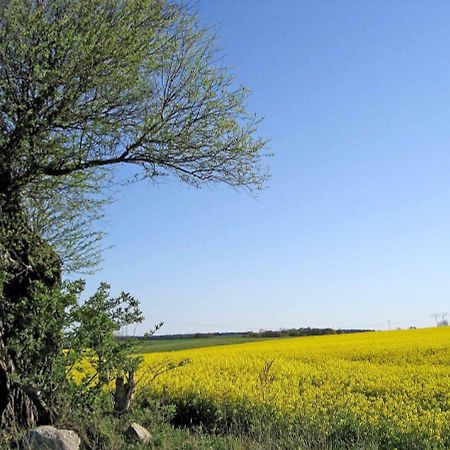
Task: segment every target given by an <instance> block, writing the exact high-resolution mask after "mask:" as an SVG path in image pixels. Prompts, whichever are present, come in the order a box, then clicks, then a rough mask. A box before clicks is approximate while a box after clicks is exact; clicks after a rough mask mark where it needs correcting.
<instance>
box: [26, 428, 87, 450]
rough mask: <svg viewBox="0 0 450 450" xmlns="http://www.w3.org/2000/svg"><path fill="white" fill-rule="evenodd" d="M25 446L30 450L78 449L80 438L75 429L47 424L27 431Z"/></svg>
mask: <svg viewBox="0 0 450 450" xmlns="http://www.w3.org/2000/svg"><path fill="white" fill-rule="evenodd" d="M24 448H26V449H30V450H78V449H79V448H80V438H79V437H78V434H77V433H75V431H72V430H58V429H57V428H55V427H52V426H49V425H45V426H41V427H37V428H33V429H32V430H30V431H29V432H28V433H27V437H26V440H25V446H24Z"/></svg>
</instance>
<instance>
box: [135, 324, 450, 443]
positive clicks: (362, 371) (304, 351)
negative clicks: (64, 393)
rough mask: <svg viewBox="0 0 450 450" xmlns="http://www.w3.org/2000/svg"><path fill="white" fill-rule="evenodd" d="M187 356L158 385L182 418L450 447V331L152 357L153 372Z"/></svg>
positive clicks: (147, 358) (291, 341) (290, 341)
mask: <svg viewBox="0 0 450 450" xmlns="http://www.w3.org/2000/svg"><path fill="white" fill-rule="evenodd" d="M185 358H187V359H189V361H190V362H189V364H187V365H186V366H184V367H181V368H178V369H175V370H172V371H169V372H167V373H165V374H163V375H161V376H159V377H157V378H156V379H155V380H154V381H153V382H152V384H151V389H152V390H153V392H154V393H155V395H157V396H159V397H160V398H164V399H166V400H167V401H171V402H173V403H174V404H175V405H177V408H178V416H179V419H180V421H181V422H182V415H183V411H185V412H186V417H187V416H188V415H187V413H189V417H190V419H189V420H191V421H193V420H194V422H195V420H196V419H197V421H198V423H202V424H204V425H206V426H208V421H209V423H210V424H213V425H214V426H216V425H217V426H229V425H230V424H239V423H241V425H242V424H243V425H242V426H247V427H251V424H252V421H254V420H255V419H258V420H261V418H263V419H264V418H265V419H264V420H269V421H270V422H271V423H278V424H283V427H284V429H285V430H291V431H292V430H300V431H301V432H304V433H306V432H307V433H315V434H316V435H317V436H322V438H323V437H324V436H325V437H326V439H328V440H329V442H332V441H333V440H334V441H338V442H372V443H374V444H375V445H376V446H379V447H382V448H394V447H396V448H450V327H442V328H433V329H420V330H403V331H389V332H372V333H360V334H346V335H331V336H319V337H300V338H285V339H277V340H268V341H261V342H252V343H245V344H237V345H225V346H218V347H208V348H200V349H192V350H187V351H179V352H172V353H159V354H146V355H144V367H150V368H151V367H155V365H157V364H159V363H161V362H163V361H166V360H170V361H173V362H177V361H181V360H183V359H185ZM144 370H145V369H144ZM193 418H194V419H193ZM280 426H281V425H280Z"/></svg>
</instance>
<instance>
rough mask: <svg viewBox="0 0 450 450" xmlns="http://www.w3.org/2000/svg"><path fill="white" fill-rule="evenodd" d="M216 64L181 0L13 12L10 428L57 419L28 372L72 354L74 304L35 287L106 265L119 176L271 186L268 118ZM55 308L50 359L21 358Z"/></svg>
mask: <svg viewBox="0 0 450 450" xmlns="http://www.w3.org/2000/svg"><path fill="white" fill-rule="evenodd" d="M217 61H218V59H217V52H216V48H215V44H214V40H213V39H211V38H210V37H209V36H208V33H207V32H206V31H205V30H204V29H203V28H202V27H201V26H199V25H198V23H197V21H196V19H195V17H194V16H193V15H192V14H191V13H189V12H188V11H186V10H185V9H183V8H181V7H179V6H178V5H177V4H175V3H172V2H170V1H165V0H130V1H123V0H4V1H2V2H0V272H1V276H2V279H3V294H2V295H3V298H2V305H1V306H0V427H2V428H5V427H9V426H13V425H28V426H29V425H33V424H34V423H36V422H40V423H44V422H48V421H49V414H48V411H47V412H45V411H44V410H43V409H42V408H41V403H42V402H40V401H38V400H37V397H38V396H37V391H36V389H33V388H31V387H30V388H27V389H25V387H24V386H23V384H21V383H19V382H17V377H16V374H20V373H21V372H22V371H23V370H24V368H25V367H33V368H34V370H36V371H37V372H39V373H42V374H45V372H46V371H48V370H49V367H50V366H49V364H48V361H49V360H52V359H53V358H56V357H57V356H58V355H59V354H60V353H61V351H62V342H61V340H60V334H61V329H58V324H61V321H60V320H59V317H60V316H61V314H62V312H61V311H62V308H63V306H64V305H60V304H59V303H58V302H54V303H51V302H50V303H46V304H45V305H42V304H40V303H39V301H37V297H36V296H35V292H34V289H35V288H36V286H37V285H40V286H45V287H46V288H47V289H50V290H51V289H55V288H57V287H58V286H59V285H60V283H61V271H62V268H63V267H64V264H65V267H66V268H77V269H79V268H81V267H83V266H91V265H93V264H95V262H96V261H97V260H98V255H99V254H98V252H97V251H96V249H95V244H96V243H97V242H98V239H99V237H101V236H100V234H99V233H98V231H96V230H95V229H93V228H91V225H90V223H91V220H90V219H91V218H92V219H95V218H97V217H98V211H99V207H100V206H101V205H102V204H103V202H104V201H105V197H107V195H106V196H104V194H105V193H106V191H105V189H106V188H107V186H108V180H109V179H110V178H109V175H110V173H111V170H112V168H114V167H118V166H120V165H128V166H129V167H130V168H131V169H132V170H130V172H131V176H130V180H132V181H135V180H140V179H147V180H156V179H158V178H159V177H162V176H168V175H173V176H175V177H177V178H178V179H179V180H181V181H182V182H185V183H188V184H191V185H194V186H200V185H201V184H203V183H216V182H221V183H225V184H228V185H230V186H233V187H243V188H245V189H249V190H252V189H255V188H259V187H261V186H262V184H263V182H264V180H265V179H266V177H267V173H266V170H265V169H264V168H263V167H261V165H260V158H261V151H262V150H263V148H264V146H265V141H264V140H262V139H260V138H257V137H255V131H256V127H257V124H258V119H257V118H255V117H253V116H251V115H249V114H248V113H247V112H246V110H245V107H244V103H245V99H246V96H247V91H246V90H245V89H243V88H239V87H238V88H235V87H234V85H233V81H232V78H231V77H230V75H229V74H228V72H227V70H226V69H225V68H223V67H221V66H220V65H219V64H218V63H217ZM130 172H128V173H130ZM36 308H43V309H42V313H41V312H39V313H36ZM44 311H45V314H46V316H47V317H51V318H54V319H55V321H54V326H55V327H56V328H55V330H54V332H53V333H51V334H49V339H48V340H47V341H46V344H45V345H46V347H45V349H43V351H41V352H36V353H33V354H29V353H26V352H25V353H17V352H15V351H14V348H13V346H14V343H15V342H17V341H18V340H20V339H21V337H22V336H24V335H30V336H36V335H38V334H39V333H40V332H41V324H40V323H38V322H37V319H36V317H38V316H39V317H44V316H43V313H44ZM52 320H53V319H52ZM27 358H30V359H27Z"/></svg>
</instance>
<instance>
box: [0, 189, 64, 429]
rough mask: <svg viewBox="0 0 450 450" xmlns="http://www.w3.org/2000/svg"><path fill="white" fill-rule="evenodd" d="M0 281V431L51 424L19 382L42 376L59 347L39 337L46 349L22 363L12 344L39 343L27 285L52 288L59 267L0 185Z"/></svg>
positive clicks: (35, 395) (34, 392)
mask: <svg viewBox="0 0 450 450" xmlns="http://www.w3.org/2000/svg"><path fill="white" fill-rule="evenodd" d="M0 275H2V277H3V280H0V281H3V283H2V284H3V286H0V287H3V292H0V299H1V304H0V430H1V431H6V430H15V429H18V428H21V427H32V426H34V425H36V424H46V423H49V422H50V421H51V411H50V410H49V408H47V407H46V404H45V401H44V400H43V399H42V398H41V393H40V392H39V390H38V389H37V388H35V387H33V386H32V385H30V384H28V383H27V382H26V381H25V380H27V378H28V377H29V375H30V372H32V371H33V370H36V371H38V370H39V371H41V372H42V373H44V372H45V370H46V367H48V362H49V361H50V360H51V358H52V356H54V355H55V353H56V352H58V351H60V347H59V345H60V343H58V342H56V340H55V338H54V337H52V336H45V337H44V338H45V342H46V343H47V347H48V348H46V349H45V351H43V352H42V353H41V354H40V355H38V356H37V358H36V360H34V361H29V360H28V361H26V360H25V359H26V357H25V358H24V356H23V352H20V351H19V352H18V351H17V346H16V345H14V344H17V340H18V339H20V336H21V335H23V334H26V335H27V336H30V337H32V338H33V339H40V338H42V336H39V327H36V324H35V323H33V317H35V316H34V314H36V308H38V305H34V304H33V296H32V288H33V283H35V282H37V281H38V282H41V283H43V285H45V286H46V287H49V288H54V287H55V286H57V285H58V284H59V283H60V277H61V264H60V261H59V259H58V258H57V255H56V254H55V253H54V252H53V251H52V249H50V248H49V247H48V246H46V245H45V243H44V242H43V241H42V240H41V239H40V238H39V236H35V235H34V233H33V231H32V230H31V229H30V228H29V226H28V223H27V217H26V212H25V211H22V210H21V207H20V198H19V195H18V194H17V195H10V192H5V191H3V193H2V192H1V185H0ZM24 299H25V300H26V302H25V306H24V301H23V300H24ZM18 312H20V313H18ZM25 353H26V352H25ZM47 370H48V369H47Z"/></svg>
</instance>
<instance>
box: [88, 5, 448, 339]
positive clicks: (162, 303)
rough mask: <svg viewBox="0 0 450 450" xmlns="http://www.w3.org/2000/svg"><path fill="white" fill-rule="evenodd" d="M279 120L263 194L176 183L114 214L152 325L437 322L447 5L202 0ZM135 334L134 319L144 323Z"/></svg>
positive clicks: (114, 237) (239, 71) (270, 114)
mask: <svg viewBox="0 0 450 450" xmlns="http://www.w3.org/2000/svg"><path fill="white" fill-rule="evenodd" d="M195 8H196V9H197V11H198V15H199V18H200V20H201V23H202V24H204V25H205V26H207V27H210V28H211V29H212V30H213V31H214V32H215V33H216V34H217V36H218V45H219V46H220V47H221V48H222V50H223V62H224V64H226V65H227V66H229V67H231V72H232V73H233V74H234V75H235V76H236V79H237V81H238V82H239V83H242V84H243V85H245V86H247V87H249V88H250V89H251V90H252V95H251V97H250V99H249V101H248V109H249V110H250V111H252V112H255V113H257V114H258V115H261V116H264V121H263V122H262V124H261V126H260V129H259V134H260V135H262V136H266V137H268V138H270V145H269V150H270V151H271V152H273V153H274V156H273V157H272V158H270V159H269V160H267V163H268V164H269V165H270V168H271V175H272V176H271V179H270V181H269V182H268V184H267V187H266V189H264V190H263V191H262V192H260V193H259V194H258V197H257V198H256V199H255V198H253V197H251V196H249V195H248V194H246V193H244V192H236V191H235V190H232V189H229V188H227V187H225V186H210V187H204V188H202V189H195V188H192V187H187V186H186V185H182V184H180V182H178V181H177V180H171V179H167V180H164V181H162V182H161V183H160V184H158V185H154V184H150V183H138V184H134V185H132V186H129V187H126V188H124V189H122V190H121V191H120V192H119V194H118V195H117V199H116V201H115V202H114V203H113V204H112V205H110V206H108V208H107V210H106V214H107V217H106V222H105V224H104V228H105V231H106V232H107V233H108V237H107V240H106V245H113V247H112V248H111V249H109V250H107V251H106V252H105V254H104V257H105V260H104V262H103V264H102V268H101V269H100V270H99V271H98V272H97V273H96V274H95V275H93V276H90V277H88V278H87V292H88V293H91V292H93V291H94V289H95V287H96V285H98V283H99V282H100V281H102V280H104V281H108V282H109V283H110V284H111V286H112V293H113V294H117V293H119V292H120V291H121V290H124V291H127V292H130V293H131V294H133V295H134V296H135V297H136V298H138V299H139V300H140V301H141V305H142V310H143V312H144V315H145V321H144V323H143V324H142V325H140V326H139V327H138V328H137V329H136V333H137V334H140V333H143V332H145V331H146V330H148V329H150V328H152V325H153V324H155V323H157V322H160V321H164V322H165V325H164V327H163V328H162V330H161V331H160V332H159V334H169V333H189V332H208V331H244V330H259V329H279V328H290V327H306V326H311V327H334V328H343V327H346V328H350V327H351V328H374V329H386V328H388V327H389V323H390V326H391V327H392V328H397V327H409V326H418V327H419V326H420V327H422V326H431V325H433V323H434V319H432V318H431V314H432V313H434V312H437V311H449V312H450V27H449V26H448V24H449V21H450V2H447V1H437V0H436V1H432V2H423V1H413V0H410V1H408V2H405V1H399V0H398V1H395V0H394V1H388V0H385V1H376V2H361V1H345V0H340V1H300V0H283V1H273V0H240V1H238V0H220V1H219V0H198V2H197V3H196V4H195ZM133 331H134V330H133Z"/></svg>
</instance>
